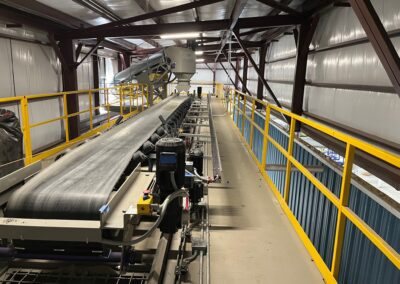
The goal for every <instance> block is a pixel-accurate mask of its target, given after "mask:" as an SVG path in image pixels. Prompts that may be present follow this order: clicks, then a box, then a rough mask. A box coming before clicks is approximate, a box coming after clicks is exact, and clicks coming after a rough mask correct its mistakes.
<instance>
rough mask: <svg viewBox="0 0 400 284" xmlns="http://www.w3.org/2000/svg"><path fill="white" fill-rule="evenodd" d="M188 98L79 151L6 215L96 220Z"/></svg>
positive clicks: (14, 201) (15, 198)
mask: <svg viewBox="0 0 400 284" xmlns="http://www.w3.org/2000/svg"><path fill="white" fill-rule="evenodd" d="M187 100H188V97H170V98H168V99H166V100H164V101H163V102H161V103H159V104H157V105H155V106H153V107H152V108H151V109H149V110H147V111H145V112H143V113H141V114H139V115H138V116H136V117H135V118H133V119H131V120H128V121H126V122H125V123H123V124H121V125H119V126H116V127H115V128H113V129H111V130H110V131H108V132H106V133H104V134H102V135H101V136H100V137H98V138H96V139H93V140H91V141H89V142H88V143H85V144H84V145H82V146H80V147H78V148H77V149H75V150H74V151H72V152H71V153H69V154H67V155H66V156H65V157H63V158H61V159H60V160H58V161H57V162H55V163H53V164H52V165H51V166H49V167H48V168H46V169H45V170H43V171H42V172H40V173H39V174H38V175H36V176H35V177H34V178H32V179H31V180H30V181H29V182H28V183H27V184H25V185H24V186H23V187H21V188H20V189H19V190H17V191H16V192H15V193H14V194H13V195H12V197H11V198H10V200H9V202H8V205H7V208H6V213H5V214H6V216H7V217H15V218H41V219H81V220H96V219H98V218H99V209H100V207H101V206H102V205H103V204H106V202H107V200H108V198H109V196H110V193H111V192H112V190H113V188H114V186H115V184H116V183H117V181H118V180H119V178H120V176H121V175H122V173H123V172H124V170H125V168H126V167H127V165H128V164H129V162H130V160H131V157H132V156H133V154H134V153H135V152H136V151H137V150H138V149H139V148H140V147H141V145H142V144H143V143H144V142H145V141H146V140H147V139H148V138H149V137H150V136H151V134H153V133H154V131H156V129H157V128H158V127H159V126H160V125H161V121H160V120H159V116H160V115H162V116H163V117H164V118H168V117H169V116H170V115H171V114H172V113H173V112H174V111H175V110H176V109H177V108H178V107H179V106H180V105H181V104H183V103H184V102H187Z"/></svg>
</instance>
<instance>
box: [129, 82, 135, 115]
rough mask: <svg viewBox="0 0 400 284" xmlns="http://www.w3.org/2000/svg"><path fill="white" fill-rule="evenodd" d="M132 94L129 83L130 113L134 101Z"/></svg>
mask: <svg viewBox="0 0 400 284" xmlns="http://www.w3.org/2000/svg"><path fill="white" fill-rule="evenodd" d="M132 96H133V86H132V85H131V86H129V113H132V104H133V103H134V102H133V99H132Z"/></svg>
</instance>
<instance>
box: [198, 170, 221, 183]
mask: <svg viewBox="0 0 400 284" xmlns="http://www.w3.org/2000/svg"><path fill="white" fill-rule="evenodd" d="M194 175H195V176H196V177H198V178H199V179H200V180H202V181H204V182H206V183H213V182H215V181H217V180H218V179H219V178H220V177H219V176H218V175H216V176H215V177H213V178H211V177H202V176H201V175H199V173H198V172H197V169H196V168H194Z"/></svg>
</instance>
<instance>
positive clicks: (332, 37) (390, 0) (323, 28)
mask: <svg viewBox="0 0 400 284" xmlns="http://www.w3.org/2000/svg"><path fill="white" fill-rule="evenodd" d="M371 2H372V4H373V6H374V8H375V9H376V11H377V13H378V15H379V17H380V19H381V21H382V23H383V25H384V26H385V28H386V30H387V31H393V30H396V29H399V28H400V17H399V11H400V1H398V0H372V1H371ZM365 37H366V35H365V32H364V30H363V28H362V26H361V24H360V22H359V21H358V19H357V17H356V15H355V14H354V12H353V9H350V8H346V7H338V8H335V9H332V10H330V11H329V12H327V13H325V14H324V16H323V17H321V19H320V22H319V24H318V27H317V30H316V33H315V36H314V39H313V45H314V46H315V47H316V48H323V47H328V46H333V45H336V44H339V43H344V42H348V41H351V40H355V39H359V38H365Z"/></svg>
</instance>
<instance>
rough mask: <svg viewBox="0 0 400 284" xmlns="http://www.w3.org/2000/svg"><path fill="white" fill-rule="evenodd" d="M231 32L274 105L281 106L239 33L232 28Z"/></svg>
mask: <svg viewBox="0 0 400 284" xmlns="http://www.w3.org/2000/svg"><path fill="white" fill-rule="evenodd" d="M233 34H234V36H235V37H236V39H237V41H238V43H239V45H240V46H241V47H242V49H243V51H244V53H245V54H246V57H247V59H248V60H249V61H250V63H251V65H252V66H253V68H254V70H255V71H256V73H257V75H258V78H259V79H260V80H261V81H262V83H263V85H264V87H265V88H266V89H267V90H268V93H269V94H270V96H271V97H272V99H273V100H274V102H275V103H276V105H277V106H278V107H280V108H281V107H282V105H281V103H280V102H279V100H278V98H277V97H276V96H275V94H274V92H273V91H272V89H271V87H270V86H269V84H268V83H267V80H265V78H264V74H261V72H260V70H259V69H258V67H257V64H256V62H255V61H254V59H253V57H251V54H250V53H249V51H248V50H247V49H246V47H245V46H244V44H243V42H242V40H241V39H240V36H239V34H238V33H237V31H235V30H233Z"/></svg>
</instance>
